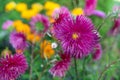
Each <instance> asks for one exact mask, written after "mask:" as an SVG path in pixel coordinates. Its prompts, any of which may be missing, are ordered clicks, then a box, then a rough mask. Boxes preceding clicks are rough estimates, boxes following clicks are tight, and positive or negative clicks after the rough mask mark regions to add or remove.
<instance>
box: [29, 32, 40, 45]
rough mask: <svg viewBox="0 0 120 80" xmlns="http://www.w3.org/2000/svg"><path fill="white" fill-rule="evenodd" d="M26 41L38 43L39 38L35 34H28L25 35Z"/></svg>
mask: <svg viewBox="0 0 120 80" xmlns="http://www.w3.org/2000/svg"><path fill="white" fill-rule="evenodd" d="M27 40H29V41H31V42H32V43H35V42H38V41H40V36H39V35H37V34H35V33H30V34H28V35H27Z"/></svg>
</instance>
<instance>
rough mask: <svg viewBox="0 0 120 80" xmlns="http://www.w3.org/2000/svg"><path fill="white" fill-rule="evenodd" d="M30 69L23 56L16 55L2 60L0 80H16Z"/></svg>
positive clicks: (0, 61)
mask: <svg viewBox="0 0 120 80" xmlns="http://www.w3.org/2000/svg"><path fill="white" fill-rule="evenodd" d="M27 68H28V64H27V61H26V58H25V56H24V55H23V54H15V55H10V56H6V58H1V59H0V80H15V79H17V77H19V76H20V75H21V74H23V73H24V72H25V70H26V69H27Z"/></svg>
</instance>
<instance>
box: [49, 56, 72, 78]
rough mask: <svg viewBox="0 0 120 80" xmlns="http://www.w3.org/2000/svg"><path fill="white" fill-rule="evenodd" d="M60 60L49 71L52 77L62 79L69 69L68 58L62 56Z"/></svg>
mask: <svg viewBox="0 0 120 80" xmlns="http://www.w3.org/2000/svg"><path fill="white" fill-rule="evenodd" d="M61 59H62V60H61V61H58V62H56V64H55V65H54V66H53V67H52V68H51V69H50V70H49V72H50V73H51V74H52V75H53V76H58V77H64V76H65V73H66V71H67V70H68V69H69V66H70V56H68V55H66V54H62V55H61Z"/></svg>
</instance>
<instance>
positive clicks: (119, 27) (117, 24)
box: [108, 17, 120, 35]
mask: <svg viewBox="0 0 120 80" xmlns="http://www.w3.org/2000/svg"><path fill="white" fill-rule="evenodd" d="M119 32H120V17H119V18H117V19H115V20H114V25H113V27H112V28H111V29H110V31H109V33H108V34H109V35H116V34H118V33H119Z"/></svg>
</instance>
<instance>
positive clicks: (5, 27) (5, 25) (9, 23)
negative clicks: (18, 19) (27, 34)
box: [2, 20, 13, 30]
mask: <svg viewBox="0 0 120 80" xmlns="http://www.w3.org/2000/svg"><path fill="white" fill-rule="evenodd" d="M12 25H13V21H11V20H7V21H5V22H4V23H3V25H2V29H3V30H7V29H8V28H9V27H11V26H12Z"/></svg>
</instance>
